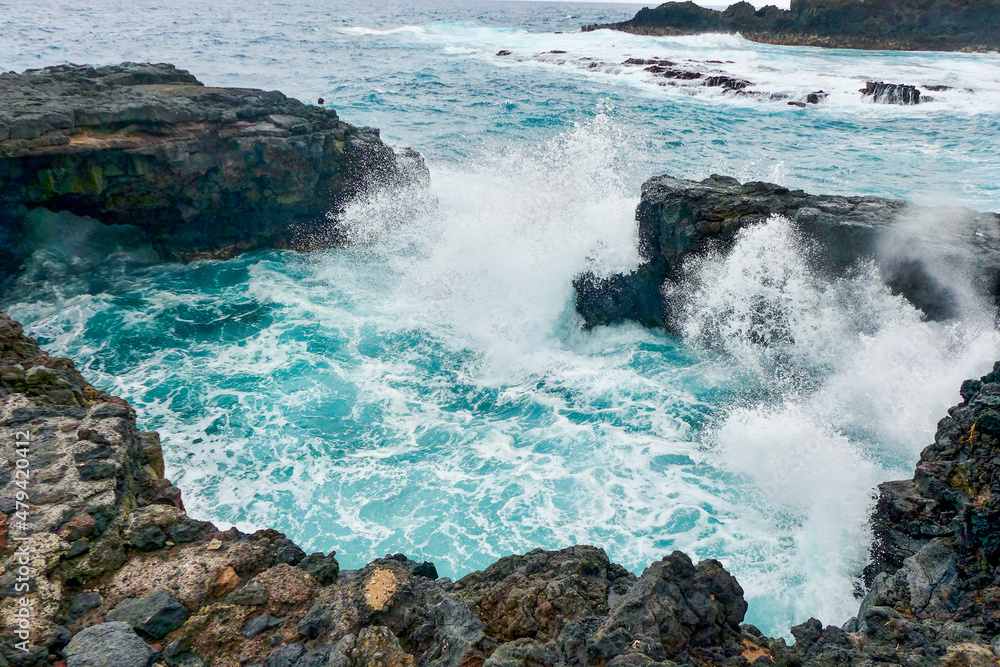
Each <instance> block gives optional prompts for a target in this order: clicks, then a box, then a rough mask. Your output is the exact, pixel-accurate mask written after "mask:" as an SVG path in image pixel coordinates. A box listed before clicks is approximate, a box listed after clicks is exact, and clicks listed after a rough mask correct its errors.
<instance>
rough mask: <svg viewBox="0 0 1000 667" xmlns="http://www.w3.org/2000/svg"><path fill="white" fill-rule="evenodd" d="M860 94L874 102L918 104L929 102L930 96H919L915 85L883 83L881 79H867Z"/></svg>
mask: <svg viewBox="0 0 1000 667" xmlns="http://www.w3.org/2000/svg"><path fill="white" fill-rule="evenodd" d="M860 92H861V95H862V96H864V97H865V98H866V99H869V100H871V101H872V102H875V103H876V104H904V105H906V104H920V103H921V102H930V101H931V100H932V98H929V97H927V96H926V95H924V96H923V98H921V97H920V90H919V89H918V88H917V87H916V86H909V85H906V84H903V83H883V82H882V81H867V82H865V87H864V88H862V89H861V91H860Z"/></svg>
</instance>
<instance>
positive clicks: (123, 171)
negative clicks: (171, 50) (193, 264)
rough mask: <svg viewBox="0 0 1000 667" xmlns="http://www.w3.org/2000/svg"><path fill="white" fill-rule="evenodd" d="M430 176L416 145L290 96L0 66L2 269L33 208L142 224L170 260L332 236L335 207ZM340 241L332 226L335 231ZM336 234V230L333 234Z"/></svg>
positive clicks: (86, 71) (136, 68) (141, 75)
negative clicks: (386, 139) (317, 233)
mask: <svg viewBox="0 0 1000 667" xmlns="http://www.w3.org/2000/svg"><path fill="white" fill-rule="evenodd" d="M424 179H426V167H424V165H423V162H422V161H421V159H420V156H419V155H417V154H416V153H415V152H414V151H409V150H394V149H393V148H391V147H390V146H388V145H386V144H385V143H383V142H382V140H381V139H380V138H379V133H378V130H376V129H372V128H357V127H354V126H352V125H349V124H348V123H345V122H343V121H341V120H340V119H339V118H338V117H337V113H336V111H334V110H332V109H325V108H321V107H315V106H310V105H306V104H303V103H301V102H299V101H297V100H293V99H289V98H287V97H285V96H284V95H283V94H281V93H279V92H276V91H272V92H266V91H263V90H254V89H249V88H213V87H208V86H204V85H202V84H201V83H200V82H199V81H198V80H197V79H195V78H194V77H193V76H192V75H191V74H189V73H188V72H185V71H184V70H179V69H176V68H175V67H173V66H172V65H164V64H158V65H153V64H137V63H125V64H122V65H114V66H108V67H98V68H93V67H87V66H76V65H64V66H59V67H48V68H45V69H42V70H29V71H27V72H24V73H21V74H16V73H13V72H11V73H6V74H0V184H2V187H0V264H2V265H3V266H4V267H5V268H7V269H8V270H13V269H14V268H16V265H17V260H18V258H19V257H18V250H19V248H18V246H17V239H18V237H19V236H20V234H21V229H20V225H22V224H23V217H24V216H23V214H24V212H25V211H26V210H27V209H34V208H39V207H41V208H45V209H49V210H51V211H69V212H71V213H74V214H76V215H78V216H86V217H90V218H94V219H97V220H99V221H101V222H104V223H107V224H127V225H134V226H135V227H136V228H137V229H138V231H139V233H140V234H142V235H145V237H146V238H148V240H149V241H151V242H152V243H153V245H154V246H155V247H156V248H157V249H158V250H159V251H160V252H161V253H162V254H163V255H165V256H167V257H171V258H182V259H189V258H197V257H208V256H212V257H226V256H231V255H233V254H235V253H237V252H240V251H242V250H246V249H249V248H253V247H260V246H272V247H296V246H299V245H308V244H309V242H310V239H309V238H308V236H309V232H310V231H311V230H314V229H316V228H317V227H320V228H322V229H323V230H324V231H325V233H326V234H327V236H328V237H329V235H330V232H329V231H328V230H327V229H326V228H328V227H329V220H328V213H329V212H331V211H335V210H336V207H337V206H338V205H340V204H342V203H343V202H344V201H345V200H346V199H347V198H349V197H350V196H352V195H354V194H357V193H358V192H361V191H364V190H365V189H367V188H372V187H377V186H399V185H402V184H404V183H408V182H415V181H420V180H424ZM333 237H334V238H333V239H332V240H333V241H336V233H335V232H334V233H333ZM326 240H327V241H330V240H331V239H330V238H327V239H326Z"/></svg>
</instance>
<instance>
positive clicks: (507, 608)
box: [453, 546, 635, 641]
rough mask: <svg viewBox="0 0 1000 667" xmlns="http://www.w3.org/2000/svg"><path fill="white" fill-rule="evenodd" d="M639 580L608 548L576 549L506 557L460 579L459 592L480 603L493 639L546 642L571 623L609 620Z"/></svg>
mask: <svg viewBox="0 0 1000 667" xmlns="http://www.w3.org/2000/svg"><path fill="white" fill-rule="evenodd" d="M634 581H635V575H633V574H631V573H629V572H628V571H626V570H625V569H624V568H623V567H621V566H620V565H616V564H614V563H611V562H610V560H608V556H607V554H606V553H605V552H604V550H603V549H596V548H594V547H589V546H576V547H569V548H568V549H562V550H560V551H543V550H541V549H535V550H534V551H531V552H529V553H527V554H525V555H523V556H507V557H505V558H501V559H500V560H498V561H497V562H496V563H494V564H493V565H490V566H489V567H488V568H486V569H485V570H483V571H482V572H473V573H472V574H469V575H467V576H465V577H463V578H461V579H459V580H458V581H456V582H455V586H454V589H453V590H454V591H455V592H457V593H458V594H459V595H460V596H462V597H463V598H465V599H467V600H470V601H471V602H473V603H474V604H475V605H476V610H477V614H478V615H479V617H480V618H481V619H482V620H483V622H484V623H485V624H486V632H487V634H489V635H490V636H492V637H496V638H498V639H500V640H501V641H511V640H514V639H519V638H522V637H528V638H532V639H543V640H544V639H550V638H552V637H555V636H556V635H558V634H559V631H560V630H561V629H562V627H563V625H564V624H565V623H566V621H575V620H579V619H582V618H585V617H588V616H604V615H605V614H607V613H608V609H609V607H610V605H612V604H614V602H615V601H616V600H618V599H620V598H621V597H622V596H623V595H624V594H625V593H626V592H627V591H628V589H629V587H630V586H631V585H632V583H633V582H634Z"/></svg>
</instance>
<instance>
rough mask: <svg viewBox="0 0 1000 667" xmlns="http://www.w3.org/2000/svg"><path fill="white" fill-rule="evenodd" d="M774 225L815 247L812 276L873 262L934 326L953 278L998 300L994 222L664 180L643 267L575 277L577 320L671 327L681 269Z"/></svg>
mask: <svg viewBox="0 0 1000 667" xmlns="http://www.w3.org/2000/svg"><path fill="white" fill-rule="evenodd" d="M772 215H782V216H784V217H786V218H788V219H789V220H791V221H792V222H793V223H794V224H795V225H796V227H797V228H798V229H800V230H801V231H802V232H803V233H804V234H805V235H806V237H807V238H808V239H810V240H811V241H813V242H815V243H816V244H817V246H818V247H819V248H820V249H821V252H820V253H819V258H818V261H819V262H820V263H821V266H818V267H817V268H818V269H821V270H824V271H827V272H830V273H833V274H841V273H843V272H845V271H847V270H849V269H851V268H852V267H853V266H855V265H856V264H857V263H858V262H859V261H865V260H873V261H875V262H877V264H878V267H879V270H880V272H881V275H882V278H883V279H884V280H885V282H886V284H888V285H889V287H890V288H892V289H893V291H895V292H897V293H899V294H902V295H903V296H905V297H906V298H907V299H909V301H910V302H911V303H913V305H915V306H916V307H917V308H920V309H921V310H923V311H924V313H925V314H926V315H927V316H928V317H930V318H933V319H946V318H949V317H951V316H953V315H955V314H957V307H958V305H957V304H958V303H959V298H958V296H957V294H956V290H957V287H956V285H953V284H952V283H951V282H950V281H952V280H955V279H957V278H958V277H962V278H964V279H968V280H969V281H970V282H971V283H972V285H973V287H974V289H976V290H978V291H979V293H980V294H982V295H984V296H985V297H986V298H988V299H989V300H990V301H993V302H997V300H998V299H1000V291H998V289H1000V281H998V278H1000V215H997V214H995V213H979V212H976V211H972V210H969V209H965V208H958V207H943V206H942V207H920V206H913V205H910V204H907V203H906V202H903V201H899V200H893V199H882V198H880V197H872V196H864V197H841V196H836V195H810V194H807V193H805V192H803V191H802V190H790V189H788V188H785V187H782V186H780V185H775V184H773V183H761V182H747V183H740V182H739V181H737V180H736V179H734V178H730V177H726V176H718V175H713V176H710V177H709V178H706V179H705V180H703V181H700V182H697V181H689V180H683V179H679V178H673V177H671V176H666V175H664V176H657V177H654V178H651V179H649V180H648V181H646V182H645V183H644V184H643V187H642V198H641V200H640V202H639V206H638V207H637V209H636V220H637V222H638V227H639V248H640V252H641V253H642V257H643V259H644V262H643V264H642V265H640V266H639V268H638V269H636V270H635V271H632V272H630V273H628V274H619V275H612V276H597V275H594V274H584V275H582V276H580V277H578V278H577V279H576V280H575V281H574V286H575V288H576V292H577V297H576V308H577V311H578V312H579V313H580V314H581V315H582V316H583V319H584V322H585V324H586V326H588V327H593V326H598V325H603V324H612V323H615V322H621V321H625V320H633V321H637V322H640V323H642V324H644V325H646V326H654V327H655V326H670V324H671V320H670V317H671V313H670V312H669V305H668V303H667V302H666V300H665V298H664V294H663V285H664V283H665V282H666V281H672V280H676V279H678V278H679V277H681V275H682V270H683V263H684V260H685V259H686V258H687V257H689V256H697V255H699V254H702V253H704V252H706V251H708V250H710V249H722V250H725V249H727V248H729V247H731V246H732V244H733V242H734V240H735V238H736V235H737V233H738V232H739V230H740V229H742V228H743V227H745V226H747V225H754V224H759V223H762V222H764V221H766V220H767V219H768V218H769V217H770V216H772ZM931 255H932V257H931ZM941 266H946V267H948V269H947V271H941V270H940V267H941Z"/></svg>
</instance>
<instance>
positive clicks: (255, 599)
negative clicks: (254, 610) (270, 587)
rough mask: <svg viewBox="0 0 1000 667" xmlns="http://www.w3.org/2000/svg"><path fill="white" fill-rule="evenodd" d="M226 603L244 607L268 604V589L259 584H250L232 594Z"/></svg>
mask: <svg viewBox="0 0 1000 667" xmlns="http://www.w3.org/2000/svg"><path fill="white" fill-rule="evenodd" d="M226 601H227V602H229V604H238V605H243V606H244V607H254V606H257V605H262V604H264V603H265V602H267V589H266V588H264V587H263V586H261V585H259V584H250V585H247V586H244V587H243V588H240V589H238V590H235V591H233V592H232V593H230V594H229V596H228V597H227V598H226Z"/></svg>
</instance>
